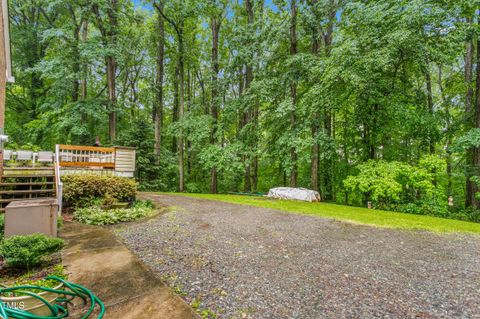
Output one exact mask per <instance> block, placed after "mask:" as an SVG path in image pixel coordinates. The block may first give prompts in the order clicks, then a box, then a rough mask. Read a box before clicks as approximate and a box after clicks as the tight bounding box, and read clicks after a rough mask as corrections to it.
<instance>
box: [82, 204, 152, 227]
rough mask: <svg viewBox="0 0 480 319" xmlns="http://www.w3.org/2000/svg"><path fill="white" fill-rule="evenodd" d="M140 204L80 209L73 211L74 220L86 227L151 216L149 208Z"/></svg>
mask: <svg viewBox="0 0 480 319" xmlns="http://www.w3.org/2000/svg"><path fill="white" fill-rule="evenodd" d="M148 206H149V205H148V204H145V202H140V204H137V205H135V206H133V207H132V208H119V209H108V210H104V209H102V208H100V207H98V206H93V207H88V208H80V209H77V210H76V211H75V214H74V216H75V219H76V220H77V221H79V222H80V223H83V224H88V225H112V224H116V223H121V222H130V221H134V220H137V219H140V218H144V217H148V216H151V215H152V214H153V210H152V208H151V207H148Z"/></svg>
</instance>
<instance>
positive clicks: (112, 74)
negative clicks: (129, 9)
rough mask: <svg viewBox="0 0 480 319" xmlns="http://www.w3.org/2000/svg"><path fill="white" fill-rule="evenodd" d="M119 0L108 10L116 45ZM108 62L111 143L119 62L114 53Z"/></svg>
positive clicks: (115, 0) (114, 0) (115, 128)
mask: <svg viewBox="0 0 480 319" xmlns="http://www.w3.org/2000/svg"><path fill="white" fill-rule="evenodd" d="M117 13H118V0H110V8H109V10H107V15H108V20H109V28H108V31H107V34H108V38H109V43H110V45H111V46H115V45H116V41H117V29H118V20H117ZM106 64H107V86H108V102H109V103H108V104H109V105H108V108H109V115H108V118H109V125H108V131H109V136H110V143H114V142H115V138H116V132H117V112H116V108H117V91H116V83H115V82H116V73H117V63H116V61H115V57H114V56H113V55H109V56H107V57H106Z"/></svg>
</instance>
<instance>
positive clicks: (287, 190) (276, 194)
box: [267, 187, 320, 202]
mask: <svg viewBox="0 0 480 319" xmlns="http://www.w3.org/2000/svg"><path fill="white" fill-rule="evenodd" d="M267 197H270V198H278V199H295V200H303V201H306V202H319V201H320V194H319V193H318V192H317V191H313V190H310V189H306V188H293V187H275V188H272V189H270V190H269V191H268V194H267Z"/></svg>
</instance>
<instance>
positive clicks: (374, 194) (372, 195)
mask: <svg viewBox="0 0 480 319" xmlns="http://www.w3.org/2000/svg"><path fill="white" fill-rule="evenodd" d="M430 160H431V159H425V160H422V161H421V165H423V166H426V167H428V169H427V168H424V167H415V166H411V165H408V164H405V163H400V162H386V161H382V160H378V161H373V160H371V161H368V162H366V163H363V164H360V165H359V166H358V167H357V169H358V171H359V172H358V174H357V175H352V176H349V177H347V178H346V179H345V181H344V184H345V187H346V188H347V189H348V190H350V191H352V192H360V193H361V194H364V195H365V196H366V197H367V199H368V200H372V201H373V202H374V203H378V204H392V203H394V202H398V201H401V200H416V199H422V198H423V199H431V198H436V197H438V196H440V198H441V197H442V192H441V190H439V189H438V187H436V186H435V184H434V182H433V181H434V174H433V173H431V172H429V170H431V169H436V168H438V167H439V166H442V165H444V164H443V162H442V161H441V160H439V161H438V162H437V161H430Z"/></svg>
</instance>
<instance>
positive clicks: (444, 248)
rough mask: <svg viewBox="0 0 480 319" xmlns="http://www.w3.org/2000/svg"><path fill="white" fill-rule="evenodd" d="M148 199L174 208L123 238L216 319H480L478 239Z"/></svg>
mask: <svg viewBox="0 0 480 319" xmlns="http://www.w3.org/2000/svg"><path fill="white" fill-rule="evenodd" d="M145 197H148V198H150V199H152V200H155V201H156V202H159V203H162V204H164V205H167V206H173V207H174V208H173V210H172V211H171V212H169V213H166V214H164V215H161V216H159V217H157V218H155V219H151V220H148V221H146V222H142V223H138V224H131V225H127V226H125V227H123V228H121V229H118V230H117V234H118V236H119V237H120V238H122V239H123V241H124V242H125V243H126V244H127V245H128V246H129V247H130V248H131V249H132V250H133V251H134V252H135V253H136V254H138V256H139V257H140V258H141V259H142V260H143V261H144V262H145V263H146V264H147V265H148V266H149V267H150V268H151V269H152V270H153V271H154V272H156V273H157V274H158V275H160V276H162V278H164V280H165V281H167V282H168V283H169V284H170V285H171V286H175V287H176V288H177V289H176V290H177V292H180V291H182V292H184V293H185V294H186V295H185V298H186V299H187V300H188V301H189V302H192V300H193V298H196V300H199V301H201V308H202V309H210V310H212V311H213V312H215V313H216V314H217V318H255V319H262V318H274V319H281V318H312V319H319V318H480V236H474V235H458V234H449V235H438V234H433V233H428V232H421V231H415V232H413V231H402V230H392V229H382V228H374V227H368V226H360V225H353V224H349V223H342V222H337V221H332V220H329V219H323V218H317V217H309V216H302V215H295V214H289V213H284V212H279V211H275V210H270V209H263V208H255V207H249V206H240V205H235V204H227V203H221V202H214V201H208V200H200V199H192V198H187V197H181V196H174V195H145Z"/></svg>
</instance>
